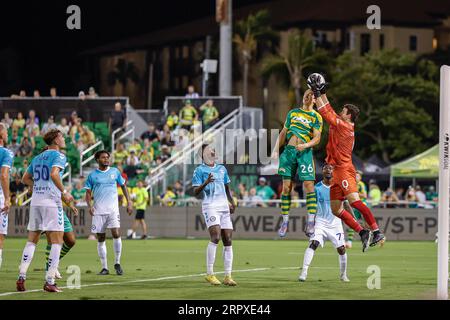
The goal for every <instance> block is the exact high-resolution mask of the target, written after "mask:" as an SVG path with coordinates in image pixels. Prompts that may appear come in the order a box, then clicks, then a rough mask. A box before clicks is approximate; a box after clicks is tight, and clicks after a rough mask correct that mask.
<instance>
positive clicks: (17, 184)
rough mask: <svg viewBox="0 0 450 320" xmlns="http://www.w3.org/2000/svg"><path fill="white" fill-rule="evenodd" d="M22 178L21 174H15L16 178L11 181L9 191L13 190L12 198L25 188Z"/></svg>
mask: <svg viewBox="0 0 450 320" xmlns="http://www.w3.org/2000/svg"><path fill="white" fill-rule="evenodd" d="M21 178H22V176H21V175H18V174H16V175H15V176H14V180H13V181H11V182H10V184H9V191H10V192H11V198H12V197H13V196H15V197H17V195H18V194H20V193H22V192H23V191H24V190H25V185H24V184H23V183H22V179H21ZM11 202H13V201H11ZM13 203H14V202H13Z"/></svg>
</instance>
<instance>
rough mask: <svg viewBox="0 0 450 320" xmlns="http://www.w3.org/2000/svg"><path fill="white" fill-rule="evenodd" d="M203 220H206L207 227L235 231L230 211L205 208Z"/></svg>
mask: <svg viewBox="0 0 450 320" xmlns="http://www.w3.org/2000/svg"><path fill="white" fill-rule="evenodd" d="M202 213H203V218H204V219H205V223H206V227H207V228H208V229H209V227H212V226H217V225H219V226H220V229H231V230H233V222H231V215H230V209H221V208H203V209H202Z"/></svg>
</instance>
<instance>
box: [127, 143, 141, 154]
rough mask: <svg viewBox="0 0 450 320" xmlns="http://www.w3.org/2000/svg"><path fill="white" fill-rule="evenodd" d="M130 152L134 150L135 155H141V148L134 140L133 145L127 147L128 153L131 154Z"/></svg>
mask: <svg viewBox="0 0 450 320" xmlns="http://www.w3.org/2000/svg"><path fill="white" fill-rule="evenodd" d="M132 150H134V152H135V153H136V155H139V154H140V153H141V151H142V146H141V143H140V142H139V140H138V139H134V141H133V143H132V144H130V145H129V146H128V151H129V152H131V151H132Z"/></svg>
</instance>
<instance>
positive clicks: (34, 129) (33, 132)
mask: <svg viewBox="0 0 450 320" xmlns="http://www.w3.org/2000/svg"><path fill="white" fill-rule="evenodd" d="M25 130H26V132H27V133H28V135H29V136H30V138H34V137H37V136H39V133H40V131H39V125H38V124H36V123H34V122H30V123H29V124H27V126H26V128H25Z"/></svg>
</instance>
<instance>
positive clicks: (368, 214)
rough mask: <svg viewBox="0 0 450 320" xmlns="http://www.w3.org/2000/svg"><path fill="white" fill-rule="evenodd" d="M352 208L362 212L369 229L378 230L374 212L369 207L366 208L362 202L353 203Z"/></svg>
mask: <svg viewBox="0 0 450 320" xmlns="http://www.w3.org/2000/svg"><path fill="white" fill-rule="evenodd" d="M351 206H352V207H353V208H355V209H357V210H358V211H359V212H361V214H362V216H363V217H364V220H366V222H367V224H368V225H369V228H370V229H372V231H375V230H378V225H377V221H376V220H375V217H374V216H373V213H372V211H370V209H369V207H368V206H366V205H365V204H364V203H363V202H362V201H361V200H358V201H355V202H353V203H352V204H351ZM355 231H356V230H355Z"/></svg>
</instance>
